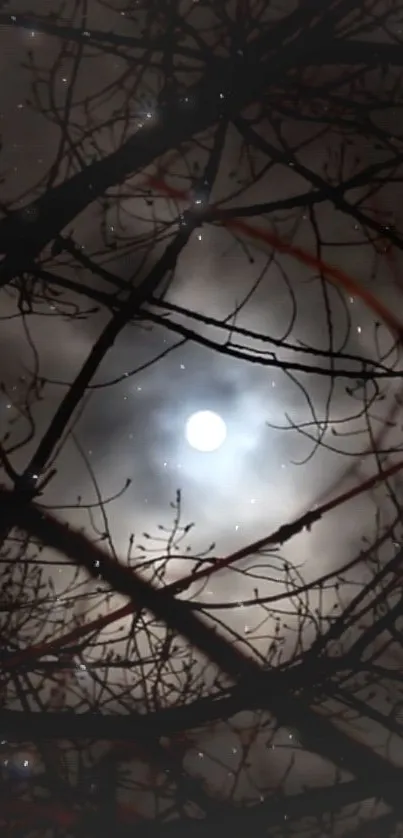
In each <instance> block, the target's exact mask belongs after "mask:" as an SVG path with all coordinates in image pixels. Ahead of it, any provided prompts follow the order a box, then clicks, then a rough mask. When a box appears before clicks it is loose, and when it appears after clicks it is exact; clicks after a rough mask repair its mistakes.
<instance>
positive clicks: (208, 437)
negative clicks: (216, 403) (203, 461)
mask: <svg viewBox="0 0 403 838" xmlns="http://www.w3.org/2000/svg"><path fill="white" fill-rule="evenodd" d="M226 436H227V426H226V424H225V422H224V419H222V418H221V416H219V415H218V413H214V412H213V411H212V410H199V411H198V412H197V413H193V414H192V416H189V419H188V420H187V422H186V439H187V441H188V443H189V445H191V446H192V448H196V450H197V451H205V452H207V451H217V448H220V447H221V445H222V444H223V442H224V441H225V438H226Z"/></svg>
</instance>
